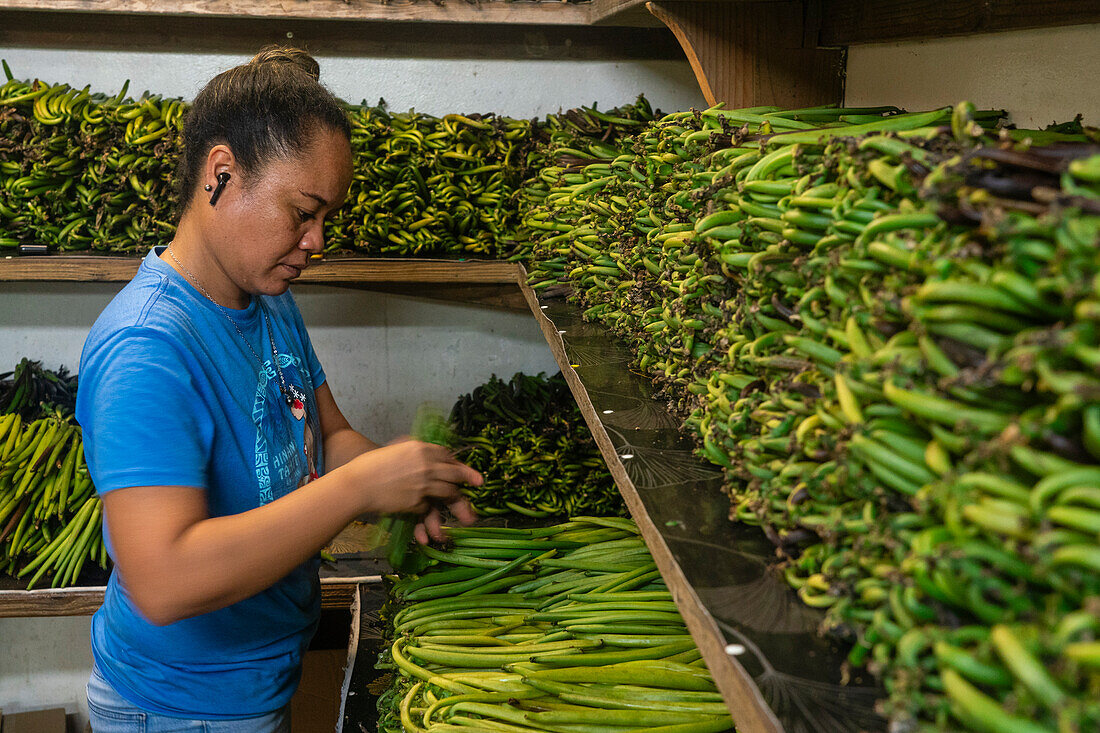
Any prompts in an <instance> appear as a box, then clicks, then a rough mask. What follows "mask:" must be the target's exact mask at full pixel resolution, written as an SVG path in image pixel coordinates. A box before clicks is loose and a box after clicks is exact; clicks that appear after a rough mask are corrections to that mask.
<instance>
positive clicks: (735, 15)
mask: <svg viewBox="0 0 1100 733" xmlns="http://www.w3.org/2000/svg"><path fill="white" fill-rule="evenodd" d="M646 7H648V8H649V10H650V12H651V13H653V14H654V16H656V17H657V18H659V19H660V20H661V21H662V22H664V23H665V25H667V26H668V27H669V28H670V29H671V30H672V32H673V34H675V36H676V39H677V40H678V41H680V45H681V46H683V48H684V53H685V54H687V57H688V61H689V62H690V64H691V68H692V70H693V71H694V72H695V78H696V80H698V82H699V87H700V89H702V91H703V96H704V97H705V98H706V100H707V103H708V104H710V105H715V104H718V103H724V104H725V105H726V107H727V108H730V109H734V108H738V107H753V106H757V105H764V104H769V105H777V106H780V107H787V108H791V107H806V106H812V105H817V104H836V103H839V102H840V100H841V98H842V97H843V69H844V52H843V51H840V50H829V49H819V48H812V47H810V48H807V47H806V43H805V37H804V36H805V27H806V19H807V17H810V18H811V19H815V18H816V15H815V14H813V13H810V14H807V12H806V6H805V4H804V3H803V2H801V1H798V0H792V1H787V2H751V3H741V2H733V3H731V2H717V1H714V0H711V1H709V2H674V3H668V2H650V3H647V5H646ZM812 8H813V6H812V5H811V9H812Z"/></svg>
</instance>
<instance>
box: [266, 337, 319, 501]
mask: <svg viewBox="0 0 1100 733" xmlns="http://www.w3.org/2000/svg"><path fill="white" fill-rule="evenodd" d="M279 367H280V368H281V369H282V370H283V376H284V378H285V379H286V380H287V383H292V384H298V385H301V386H302V387H304V389H305V392H306V394H307V395H312V394H313V384H312V381H311V380H310V378H309V374H308V373H307V372H306V370H304V369H302V360H301V359H300V358H299V357H297V356H294V355H293V354H286V353H283V352H282V351H280V353H279ZM279 387H280V383H279V376H278V373H277V372H276V370H275V367H274V366H273V365H272V362H271V361H270V360H265V361H264V368H263V370H261V371H260V372H259V373H258V375H257V383H256V395H255V399H254V400H253V404H252V422H253V423H254V424H255V426H256V483H257V486H258V487H259V505H260V506H263V505H264V504H267V503H269V502H272V501H274V500H275V499H278V498H280V497H283V496H286V495H287V494H289V493H290V492H291V491H293V490H294V489H296V488H298V487H299V486H300V485H301V484H302V483H303V482H304V481H306V480H308V479H309V477H310V475H311V473H312V472H313V470H314V468H313V465H312V464H313V461H312V460H310V459H307V455H306V443H307V440H308V441H309V442H312V440H311V438H312V435H308V434H307V433H312V434H316V429H315V427H314V426H313V425H312V423H313V421H314V420H316V417H315V415H314V414H312V413H313V411H312V410H309V409H308V405H307V410H306V417H305V419H303V420H296V419H294V417H293V416H292V415H291V413H290V410H289V409H288V408H286V407H285V403H284V400H283V396H282V393H281V392H280V390H279ZM307 401H308V400H307ZM270 405H275V406H276V407H275V409H271V407H269V406H270ZM280 408H281V409H280ZM307 424H308V425H307ZM307 427H308V428H310V429H309V430H307V429H306V428H307ZM310 452H311V453H312V451H310ZM311 457H312V456H311Z"/></svg>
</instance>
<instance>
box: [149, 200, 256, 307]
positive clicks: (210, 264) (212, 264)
mask: <svg viewBox="0 0 1100 733" xmlns="http://www.w3.org/2000/svg"><path fill="white" fill-rule="evenodd" d="M206 242H207V240H206V239H205V238H204V237H203V236H202V234H201V232H200V231H199V230H198V227H196V226H194V224H193V222H191V221H190V220H189V218H188V217H187V216H186V215H185V216H184V217H183V218H182V219H181V220H180V224H179V227H178V228H177V229H176V236H175V238H174V239H173V240H172V242H171V243H170V244H169V245H168V249H167V250H166V251H165V252H163V253H162V254H161V256H160V258H161V259H162V260H164V261H165V262H167V263H168V265H169V266H170V267H172V269H174V270H175V271H176V272H178V273H179V274H180V275H181V276H182V277H183V278H184V279H185V280H187V282H189V283H191V285H192V286H194V287H195V289H196V290H198V291H199V292H200V293H202V294H203V295H204V296H206V297H207V298H208V299H210V300H211V301H213V302H214V303H215V304H216V305H220V306H222V307H223V308H237V309H240V308H246V307H248V304H249V302H250V301H251V297H250V296H249V295H248V293H246V292H244V291H243V290H241V288H239V287H238V286H237V285H236V283H234V282H233V279H232V278H231V277H230V276H229V275H228V273H226V271H225V270H224V268H223V267H222V265H221V263H220V262H219V261H218V259H217V258H216V257H215V256H214V255H213V253H212V252H211V248H210V247H208V246H207V244H206Z"/></svg>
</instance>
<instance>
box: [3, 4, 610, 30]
mask: <svg viewBox="0 0 1100 733" xmlns="http://www.w3.org/2000/svg"><path fill="white" fill-rule="evenodd" d="M0 10H50V11H68V12H105V13H135V14H142V15H202V16H208V17H217V16H221V17H233V16H246V17H253V18H314V19H329V20H390V21H394V20H404V21H428V22H434V23H509V24H510V23H525V24H535V25H587V24H588V10H589V9H588V5H587V4H581V3H570V2H533V3H529V2H523V3H518V2H517V3H513V2H504V1H503V0H487V1H486V2H480V3H469V2H465V1H464V0H450V2H441V3H440V4H438V5H437V4H436V3H435V2H431V1H430V0H421V1H419V2H394V3H388V2H380V0H284V1H283V2H270V1H269V0H217V1H215V0H176V2H166V1H165V0H50V2H49V3H43V2H42V0H0Z"/></svg>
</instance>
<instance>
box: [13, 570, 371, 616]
mask: <svg viewBox="0 0 1100 733" xmlns="http://www.w3.org/2000/svg"><path fill="white" fill-rule="evenodd" d="M355 580H356V579H351V580H346V579H344V578H331V579H329V578H326V579H323V580H322V581H321V608H324V609H346V608H350V607H351V605H352V601H353V599H354V597H355V589H356V587H357V586H358V583H357V582H355ZM364 580H370V579H364ZM380 580H381V579H380V578H379V579H378V580H375V581H374V582H379V581H380ZM326 581H328V582H326ZM106 590H107V589H106V588H105V587H103V586H97V587H91V588H59V589H41V590H0V618H16V617H18V618H28V617H38V616H91V615H92V614H93V613H95V612H96V611H97V610H98V609H99V607H100V606H102V605H103V594H104V592H106Z"/></svg>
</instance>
